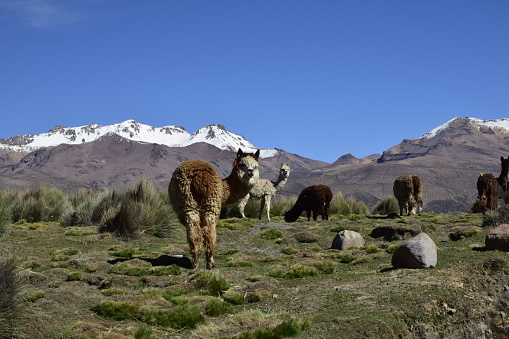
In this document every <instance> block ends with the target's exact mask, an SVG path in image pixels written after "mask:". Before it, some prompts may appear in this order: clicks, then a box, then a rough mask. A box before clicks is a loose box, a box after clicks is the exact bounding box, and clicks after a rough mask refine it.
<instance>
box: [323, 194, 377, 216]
mask: <svg viewBox="0 0 509 339" xmlns="http://www.w3.org/2000/svg"><path fill="white" fill-rule="evenodd" d="M333 214H339V215H350V214H358V215H368V214H369V208H368V207H367V206H366V204H365V203H364V202H362V201H357V200H356V199H355V198H354V197H349V198H348V199H345V197H344V196H343V194H342V193H341V192H338V193H336V194H335V195H334V196H333V197H332V200H331V203H330V208H329V215H333Z"/></svg>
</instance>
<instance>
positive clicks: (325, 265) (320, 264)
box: [313, 261, 334, 274]
mask: <svg viewBox="0 0 509 339" xmlns="http://www.w3.org/2000/svg"><path fill="white" fill-rule="evenodd" d="M313 266H314V267H316V268H318V269H319V270H320V271H322V272H323V273H325V274H331V273H333V272H334V266H333V265H332V263H331V262H330V261H317V262H315V263H313Z"/></svg>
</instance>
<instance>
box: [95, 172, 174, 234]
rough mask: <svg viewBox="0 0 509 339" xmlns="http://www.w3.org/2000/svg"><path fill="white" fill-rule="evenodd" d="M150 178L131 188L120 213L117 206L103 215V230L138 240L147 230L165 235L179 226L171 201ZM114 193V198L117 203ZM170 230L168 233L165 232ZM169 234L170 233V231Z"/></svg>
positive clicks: (100, 229)
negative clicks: (158, 189) (169, 201)
mask: <svg viewBox="0 0 509 339" xmlns="http://www.w3.org/2000/svg"><path fill="white" fill-rule="evenodd" d="M164 196H165V195H163V194H159V193H158V192H157V191H156V189H155V187H154V186H153V185H152V183H151V182H150V181H148V180H147V179H141V180H140V181H139V183H138V184H137V185H136V187H134V188H132V189H130V190H127V192H126V193H125V195H124V196H123V198H122V202H121V203H120V207H119V208H118V211H117V212H116V213H112V211H114V207H113V206H112V207H110V208H109V209H107V210H106V211H108V213H106V215H104V216H103V218H102V223H101V225H100V228H99V231H100V232H110V233H112V234H114V235H115V236H117V237H119V238H121V239H135V238H138V237H139V236H140V235H141V234H143V233H149V234H158V235H160V236H163V235H165V234H164V233H168V232H170V231H171V229H172V228H173V226H172V225H176V223H175V222H174V219H175V217H174V214H173V211H172V209H171V207H170V204H169V203H168V201H166V199H164ZM113 198H114V196H113V195H112V196H111V197H110V199H109V200H110V201H112V202H114V199H113ZM161 230H166V231H167V232H161ZM166 235H167V236H169V234H166Z"/></svg>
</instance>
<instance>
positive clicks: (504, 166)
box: [500, 157, 509, 170]
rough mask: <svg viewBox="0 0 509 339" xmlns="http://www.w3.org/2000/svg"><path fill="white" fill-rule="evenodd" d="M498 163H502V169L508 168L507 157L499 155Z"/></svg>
mask: <svg viewBox="0 0 509 339" xmlns="http://www.w3.org/2000/svg"><path fill="white" fill-rule="evenodd" d="M500 164H501V165H502V170H507V169H508V168H509V157H507V159H504V157H500Z"/></svg>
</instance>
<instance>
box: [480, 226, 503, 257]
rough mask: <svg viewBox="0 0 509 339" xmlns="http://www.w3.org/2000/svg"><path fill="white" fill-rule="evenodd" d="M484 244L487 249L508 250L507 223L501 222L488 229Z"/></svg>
mask: <svg viewBox="0 0 509 339" xmlns="http://www.w3.org/2000/svg"><path fill="white" fill-rule="evenodd" d="M484 244H485V245H486V249H487V250H488V251H495V250H498V251H504V252H509V225H508V224H502V225H499V226H497V227H495V228H492V229H491V230H489V231H488V233H487V234H486V239H485V240H484Z"/></svg>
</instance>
